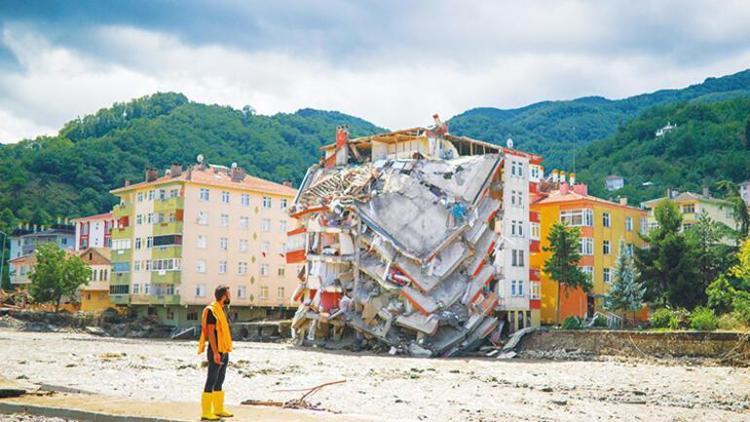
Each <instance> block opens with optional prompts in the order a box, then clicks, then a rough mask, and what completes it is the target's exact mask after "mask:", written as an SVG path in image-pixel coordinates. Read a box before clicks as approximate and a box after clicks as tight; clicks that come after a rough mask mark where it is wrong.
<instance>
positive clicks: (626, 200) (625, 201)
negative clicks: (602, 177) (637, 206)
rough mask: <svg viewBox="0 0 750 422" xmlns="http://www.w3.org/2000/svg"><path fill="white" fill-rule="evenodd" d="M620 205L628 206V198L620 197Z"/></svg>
mask: <svg viewBox="0 0 750 422" xmlns="http://www.w3.org/2000/svg"><path fill="white" fill-rule="evenodd" d="M620 205H628V197H627V196H621V197H620Z"/></svg>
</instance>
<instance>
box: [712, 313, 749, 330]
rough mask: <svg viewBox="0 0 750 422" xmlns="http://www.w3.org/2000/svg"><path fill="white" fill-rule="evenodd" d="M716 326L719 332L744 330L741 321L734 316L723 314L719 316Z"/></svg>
mask: <svg viewBox="0 0 750 422" xmlns="http://www.w3.org/2000/svg"><path fill="white" fill-rule="evenodd" d="M716 324H717V325H718V327H719V329H720V330H727V331H740V330H744V329H745V328H746V327H745V325H744V324H743V323H742V321H741V320H740V319H739V318H738V317H737V315H735V314H724V315H721V316H719V319H718V320H717V321H716Z"/></svg>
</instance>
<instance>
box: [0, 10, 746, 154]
mask: <svg viewBox="0 0 750 422" xmlns="http://www.w3.org/2000/svg"><path fill="white" fill-rule="evenodd" d="M521 3H523V4H521ZM749 66H750V2H748V1H744V0H736V1H732V0H724V1H685V0H682V1H653V2H647V1H638V2H633V1H630V0H627V1H606V2H605V1H593V0H592V1H554V2H553V1H536V2H532V1H529V2H517V1H513V2H511V1H508V2H490V1H476V2H474V1H466V0H464V1H455V2H453V1H440V0H431V1H423V2H422V1H388V0H379V1H372V2H364V1H352V2H343V1H303V0H300V1H280V0H276V1H268V2H263V1H252V2H250V1H216V0H214V1H211V2H208V1H206V2H199V1H184V0H181V1H176V0H173V1H139V0H128V1H124V2H110V1H72V0H71V1H33V0H25V1H15V0H3V1H0V142H12V141H17V140H19V139H21V138H24V137H33V136H36V135H39V134H51V133H55V132H56V131H57V130H58V129H59V128H60V127H61V126H62V124H63V123H65V122H66V121H68V120H70V119H73V118H75V117H76V116H79V115H84V114H88V113H92V112H95V111H96V110H98V109H100V108H102V107H106V106H108V105H110V104H111V103H113V102H116V101H126V100H128V99H131V98H134V97H139V96H142V95H146V94H149V93H153V92H156V91H179V92H182V93H184V94H185V95H187V96H188V97H189V98H190V99H191V100H193V101H200V102H205V103H216V104H223V105H231V106H234V107H236V108H240V107H242V106H243V105H245V104H250V105H252V106H253V107H254V108H255V109H256V110H257V111H258V112H259V113H261V114H272V113H276V112H293V111H295V110H297V109H299V108H303V107H313V108H320V109H328V110H339V111H342V112H345V113H349V114H353V115H356V116H359V117H363V118H365V119H367V120H370V121H372V122H373V123H375V124H378V125H380V126H384V127H388V128H400V127H405V126H415V125H420V124H427V123H429V120H430V118H429V116H431V115H432V113H434V112H439V113H440V114H441V115H442V116H443V117H445V118H447V117H450V116H452V115H455V114H458V113H460V112H462V111H464V110H466V109H469V108H473V107H479V106H492V107H499V108H512V107H518V106H523V105H526V104H529V103H532V102H535V101H540V100H548V99H571V98H576V97H580V96H588V95H603V96H606V97H610V98H621V97H627V96H630V95H634V94H638V93H642V92H646V91H653V90H656V89H660V88H678V87H682V86H686V85H689V84H691V83H697V82H701V81H702V80H703V79H705V78H706V77H708V76H721V75H725V74H730V73H735V72H737V71H740V70H742V69H745V68H748V67H749Z"/></svg>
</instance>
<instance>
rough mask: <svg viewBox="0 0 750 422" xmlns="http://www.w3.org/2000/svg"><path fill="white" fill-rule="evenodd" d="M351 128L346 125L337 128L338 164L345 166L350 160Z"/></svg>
mask: <svg viewBox="0 0 750 422" xmlns="http://www.w3.org/2000/svg"><path fill="white" fill-rule="evenodd" d="M348 143H349V129H348V128H347V127H346V125H341V126H339V127H337V128H336V165H337V166H344V165H346V163H347V162H349V150H348V145H347V144H348Z"/></svg>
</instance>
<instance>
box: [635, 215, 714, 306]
mask: <svg viewBox="0 0 750 422" xmlns="http://www.w3.org/2000/svg"><path fill="white" fill-rule="evenodd" d="M654 216H655V217H656V221H657V222H658V227H656V228H654V229H652V230H651V231H650V232H649V234H648V235H645V236H643V238H644V240H645V241H646V242H648V246H647V247H645V248H639V249H637V250H636V255H635V258H636V261H635V262H636V266H637V268H638V272H639V273H640V277H639V278H638V281H639V282H640V283H641V285H643V286H644V287H645V288H646V300H647V301H649V302H653V303H658V304H661V305H671V306H673V307H685V308H689V309H693V308H694V307H696V306H699V305H702V304H704V303H705V301H706V296H705V291H706V287H707V286H706V285H702V283H701V280H702V279H701V277H700V276H699V274H698V266H697V265H696V261H697V256H696V255H697V252H696V247H695V245H694V244H693V243H691V242H689V241H688V240H687V239H686V237H685V235H684V234H683V233H681V232H680V227H681V225H682V215H681V214H680V211H679V209H678V207H677V204H675V203H674V202H673V201H664V202H662V203H661V204H659V205H657V207H656V208H655V209H654Z"/></svg>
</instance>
